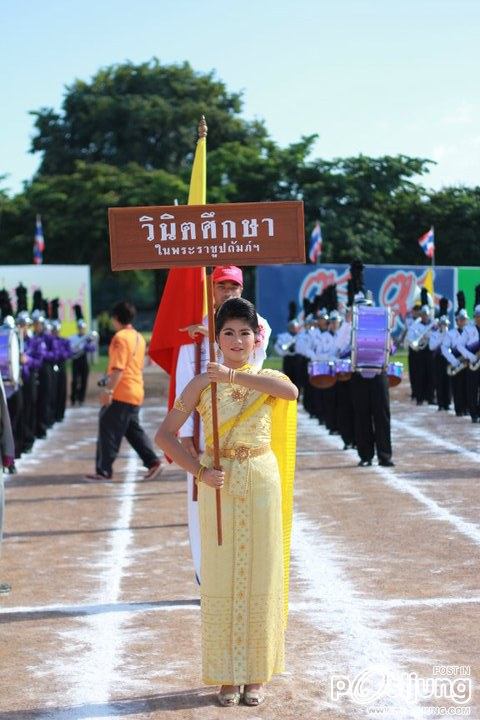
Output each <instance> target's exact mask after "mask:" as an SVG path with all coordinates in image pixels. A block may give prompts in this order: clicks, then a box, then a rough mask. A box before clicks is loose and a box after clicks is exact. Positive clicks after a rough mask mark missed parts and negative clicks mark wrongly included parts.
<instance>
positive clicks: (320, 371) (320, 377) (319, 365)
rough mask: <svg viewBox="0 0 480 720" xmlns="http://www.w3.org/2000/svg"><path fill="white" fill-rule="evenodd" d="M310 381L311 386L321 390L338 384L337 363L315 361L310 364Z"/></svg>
mask: <svg viewBox="0 0 480 720" xmlns="http://www.w3.org/2000/svg"><path fill="white" fill-rule="evenodd" d="M308 379H309V381H310V385H313V387H316V388H320V390H326V389H327V388H330V387H333V386H334V385H335V383H336V382H337V375H336V371H335V363H334V362H332V361H331V360H324V361H321V360H318V361H317V360H314V361H313V362H311V363H308Z"/></svg>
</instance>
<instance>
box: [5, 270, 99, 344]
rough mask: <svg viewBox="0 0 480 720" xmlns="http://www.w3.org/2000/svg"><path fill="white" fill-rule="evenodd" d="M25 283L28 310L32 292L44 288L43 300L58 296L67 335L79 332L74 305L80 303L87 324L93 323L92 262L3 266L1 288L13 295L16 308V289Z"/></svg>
mask: <svg viewBox="0 0 480 720" xmlns="http://www.w3.org/2000/svg"><path fill="white" fill-rule="evenodd" d="M20 283H22V285H23V286H24V287H25V288H26V289H27V306H28V311H29V312H31V310H32V300H33V293H34V292H35V290H41V291H42V296H43V298H44V299H46V300H48V301H51V300H54V299H55V298H58V299H59V308H58V315H59V320H60V322H61V323H62V330H61V334H62V335H63V336H64V337H68V336H69V335H73V334H74V333H75V332H76V331H77V326H76V322H75V313H74V310H73V306H74V305H80V306H81V308H82V311H83V316H84V318H85V321H86V322H87V324H88V326H89V327H90V325H91V318H92V309H91V308H92V305H91V290H90V266H89V265H33V264H32V265H1V266H0V287H3V288H5V289H6V290H7V291H8V294H9V295H10V301H11V303H12V306H13V309H14V311H16V308H17V295H16V292H15V288H16V287H18V285H19V284H20Z"/></svg>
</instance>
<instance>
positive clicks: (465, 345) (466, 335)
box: [457, 304, 480, 423]
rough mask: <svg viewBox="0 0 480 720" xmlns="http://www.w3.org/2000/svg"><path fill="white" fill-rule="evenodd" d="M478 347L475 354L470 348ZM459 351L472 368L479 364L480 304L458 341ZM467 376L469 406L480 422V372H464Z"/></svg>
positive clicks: (474, 419) (471, 413)
mask: <svg viewBox="0 0 480 720" xmlns="http://www.w3.org/2000/svg"><path fill="white" fill-rule="evenodd" d="M473 347H477V350H476V351H475V352H472V350H469V348H473ZM457 350H458V352H459V353H460V355H461V356H462V357H463V358H465V360H466V362H468V363H469V365H470V366H472V365H475V363H478V362H479V358H480V353H479V350H480V304H479V305H476V306H475V310H474V316H473V322H471V323H468V325H465V327H464V331H463V333H462V334H461V337H460V338H459V340H458V344H457ZM463 372H464V373H465V375H466V393H467V404H468V409H469V412H470V417H471V418H472V422H473V423H478V422H480V383H479V380H480V370H479V369H478V368H477V369H476V370H470V368H468V369H467V370H465V371H463Z"/></svg>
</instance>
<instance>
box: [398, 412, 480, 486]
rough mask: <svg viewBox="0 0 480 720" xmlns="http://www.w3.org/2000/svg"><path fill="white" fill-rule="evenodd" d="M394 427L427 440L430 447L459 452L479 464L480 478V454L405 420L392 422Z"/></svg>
mask: <svg viewBox="0 0 480 720" xmlns="http://www.w3.org/2000/svg"><path fill="white" fill-rule="evenodd" d="M392 427H393V428H398V429H400V430H404V431H405V432H407V433H410V434H411V435H415V437H416V438H421V439H422V440H426V441H427V442H428V443H429V444H430V445H435V446H436V447H443V448H445V449H446V450H453V452H457V453H459V454H461V455H462V456H463V457H465V458H468V459H469V460H473V462H475V463H478V468H479V470H478V475H479V477H480V452H475V451H474V450H468V449H467V448H465V447H463V445H457V444H456V443H453V442H450V440H445V439H444V438H441V437H438V436H437V435H434V434H433V433H431V432H429V431H428V430H425V428H422V427H421V426H418V425H416V424H415V423H408V422H406V421H405V420H397V419H394V420H392Z"/></svg>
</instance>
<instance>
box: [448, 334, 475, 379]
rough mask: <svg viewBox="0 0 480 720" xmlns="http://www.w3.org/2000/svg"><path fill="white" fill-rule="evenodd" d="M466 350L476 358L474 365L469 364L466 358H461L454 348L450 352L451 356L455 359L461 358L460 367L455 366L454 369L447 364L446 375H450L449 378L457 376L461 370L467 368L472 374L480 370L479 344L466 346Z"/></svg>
mask: <svg viewBox="0 0 480 720" xmlns="http://www.w3.org/2000/svg"><path fill="white" fill-rule="evenodd" d="M467 350H469V351H470V352H472V353H475V355H476V357H477V358H478V359H477V360H476V361H475V362H474V363H472V362H469V361H468V360H467V359H466V358H464V357H463V355H462V354H461V353H459V352H458V350H456V349H455V348H454V349H453V350H452V355H453V356H454V357H456V358H462V359H461V361H460V365H457V366H456V367H454V366H453V365H451V364H449V365H448V367H447V375H450V377H455V375H458V373H460V372H462V370H465V368H467V367H468V368H469V369H470V370H472V371H473V372H476V371H477V370H479V369H480V343H478V342H477V343H473V345H467Z"/></svg>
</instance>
